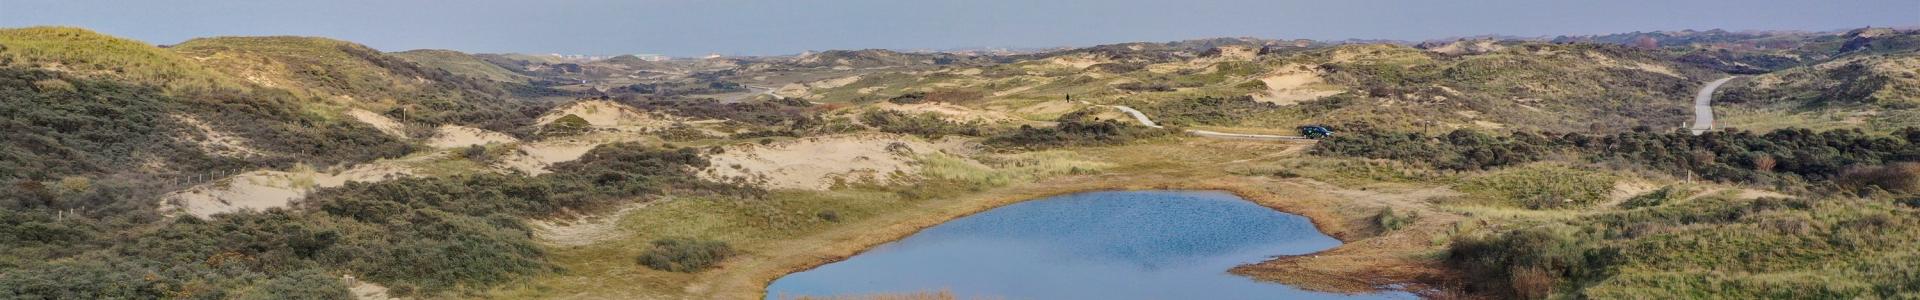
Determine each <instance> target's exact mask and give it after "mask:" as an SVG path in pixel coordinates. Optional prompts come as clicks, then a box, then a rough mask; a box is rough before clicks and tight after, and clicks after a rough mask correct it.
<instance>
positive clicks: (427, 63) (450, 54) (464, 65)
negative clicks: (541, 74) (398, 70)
mask: <svg viewBox="0 0 1920 300" xmlns="http://www.w3.org/2000/svg"><path fill="white" fill-rule="evenodd" d="M391 55H393V56H394V57H398V58H400V59H404V60H407V61H408V62H412V63H414V64H418V65H420V66H424V67H429V68H435V69H440V70H444V71H447V72H449V73H453V74H454V75H459V76H466V77H472V78H480V79H486V80H492V81H499V82H512V83H526V82H528V81H530V80H533V77H530V76H527V75H525V74H520V73H516V72H514V71H512V70H507V69H506V68H502V67H500V65H495V64H493V63H490V62H487V61H485V60H481V59H480V58H478V57H474V56H473V55H468V54H466V53H461V52H459V51H452V50H427V49H423V50H410V51H404V52H395V53H391Z"/></svg>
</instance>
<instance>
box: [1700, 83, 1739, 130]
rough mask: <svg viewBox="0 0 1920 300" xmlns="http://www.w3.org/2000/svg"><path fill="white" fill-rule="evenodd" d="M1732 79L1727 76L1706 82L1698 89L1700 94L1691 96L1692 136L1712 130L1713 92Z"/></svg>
mask: <svg viewBox="0 0 1920 300" xmlns="http://www.w3.org/2000/svg"><path fill="white" fill-rule="evenodd" d="M1733 77H1734V76H1727V78H1721V79H1718V80H1714V81H1713V82H1708V83H1707V86H1703V87H1700V94H1697V95H1693V135H1700V134H1702V133H1706V132H1707V131H1708V130H1713V106H1712V105H1711V104H1713V90H1715V89H1719V88H1720V85H1722V84H1726V83H1727V81H1728V80H1733Z"/></svg>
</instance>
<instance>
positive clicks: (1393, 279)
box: [687, 174, 1451, 299]
mask: <svg viewBox="0 0 1920 300" xmlns="http://www.w3.org/2000/svg"><path fill="white" fill-rule="evenodd" d="M1314 185H1320V184H1319V183H1317V182H1304V181H1301V180H1268V179H1261V178H1248V177H1239V176H1223V177H1217V178H1207V179H1205V180H1194V178H1176V177H1172V176H1166V175H1157V174H1149V175H1096V176H1073V177H1064V178H1057V179H1054V180H1046V181H1042V182H1039V183H1033V184H1026V185H1021V186H1016V187H1008V188H1001V189H996V190H992V191H988V192H984V193H981V194H977V195H970V196H963V197H959V198H957V199H952V200H944V201H931V202H928V203H924V204H922V205H919V206H916V207H913V208H908V209H902V210H900V211H897V212H894V213H890V214H887V215H884V216H876V217H874V218H869V219H867V220H863V221H861V222H858V223H857V224H849V225H848V226H840V227H839V228H836V229H834V230H830V231H826V232H822V233H819V234H815V235H811V236H808V237H805V238H801V239H795V240H790V241H783V242H780V243H778V245H775V246H773V247H768V248H772V249H789V250H790V251H782V252H780V253H756V254H755V255H751V256H749V257H742V258H740V259H735V260H732V261H729V262H727V263H725V264H724V265H723V266H722V267H721V268H718V269H715V270H713V271H710V272H706V273H703V274H701V275H700V276H699V277H698V279H696V280H694V284H693V285H692V286H689V287H688V288H687V292H688V293H687V295H689V296H692V297H693V298H708V299H762V298H765V297H766V295H765V288H766V286H767V284H769V283H771V282H772V281H773V280H776V279H778V278H780V277H782V276H785V275H787V274H791V273H794V272H800V271H805V270H808V269H812V268H815V267H818V266H821V265H825V264H828V263H833V262H837V261H841V260H845V259H846V258H848V257H852V256H854V255H858V254H860V253H862V252H865V251H867V250H869V249H872V248H873V247H875V246H878V245H881V244H885V243H889V242H893V241H897V240H899V239H902V238H905V237H907V236H911V235H913V234H914V233H917V232H919V231H920V230H923V229H926V228H928V227H932V226H935V225H939V224H941V223H945V222H947V221H951V220H954V219H958V218H962V217H966V216H970V215H973V214H976V213H979V212H983V211H987V210H992V209H994V208H999V207H1003V206H1006V205H1010V204H1014V203H1020V202H1025V201H1028V200H1035V199H1042V198H1047V197H1051V196H1057V195H1065V194H1074V193H1082V192H1093V191H1110V190H1219V191H1226V192H1230V193H1233V194H1234V195H1236V196H1238V197H1240V198H1242V199H1245V200H1248V201H1252V202H1254V203H1256V204H1259V205H1261V206H1265V207H1268V208H1272V209H1274V210H1277V211H1280V212H1286V213H1291V214H1296V215H1300V216H1303V217H1307V218H1308V219H1310V220H1312V222H1313V224H1314V226H1315V227H1316V228H1318V229H1319V230H1320V231H1321V232H1323V233H1325V234H1327V235H1328V236H1332V237H1334V238H1336V239H1339V240H1340V241H1341V242H1342V245H1341V246H1339V247H1335V248H1333V249H1328V250H1325V251H1321V252H1316V253H1311V254H1305V255H1297V256H1286V257H1279V258H1276V259H1273V260H1269V261H1266V262H1261V263H1258V264H1250V265H1244V266H1241V267H1237V268H1234V269H1233V270H1232V272H1233V273H1235V274H1239V275H1243V276H1248V277H1252V278H1255V279H1259V280H1264V281H1272V282H1276V283H1282V284H1288V285H1293V286H1296V287H1299V288H1301V289H1304V290H1309V291H1320V292H1334V293H1369V292H1376V291H1383V290H1403V291H1408V292H1413V293H1415V294H1419V295H1423V296H1431V295H1436V294H1438V293H1439V291H1438V289H1436V288H1435V287H1436V286H1438V284H1440V283H1444V282H1447V280H1446V278H1451V276H1450V275H1448V273H1446V272H1445V271H1444V270H1443V269H1441V268H1439V266H1437V265H1434V264H1432V263H1431V262H1424V261H1421V260H1419V259H1417V257H1416V256H1417V255H1413V254H1418V253H1430V251H1433V249H1437V248H1438V247H1437V246H1431V245H1427V243H1425V242H1424V241H1425V239H1422V238H1419V237H1424V236H1425V235H1426V233H1427V231H1431V230H1420V229H1419V228H1422V227H1435V228H1437V227H1439V226H1414V227H1413V228H1408V229H1403V230H1401V231H1396V232H1393V233H1390V234H1387V235H1378V234H1376V233H1374V232H1371V231H1373V229H1371V228H1368V227H1370V226H1369V225H1367V224H1369V223H1370V222H1372V220H1371V217H1372V216H1373V213H1372V212H1373V211H1375V210H1376V209H1364V208H1368V207H1369V206H1371V205H1368V204H1367V203H1357V202H1358V201H1342V199H1341V197H1340V196H1339V195H1335V194H1332V193H1323V192H1317V191H1314V190H1312V189H1313V187H1312V186H1314ZM1283 195H1285V196H1283ZM1395 209H1409V208H1403V207H1396V208H1395ZM1427 219H1429V220H1422V222H1420V224H1439V222H1440V221H1444V220H1442V219H1444V218H1427ZM1414 235H1418V236H1419V237H1414ZM1410 240H1419V241H1421V242H1420V243H1416V244H1409V243H1406V242H1405V241H1410ZM1359 247H1379V248H1376V249H1358V248H1359ZM1358 260H1367V261H1358ZM1394 287H1398V288H1394Z"/></svg>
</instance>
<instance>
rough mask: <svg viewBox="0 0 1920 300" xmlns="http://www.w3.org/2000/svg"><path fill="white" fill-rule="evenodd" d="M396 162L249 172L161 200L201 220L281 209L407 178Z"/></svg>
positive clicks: (408, 174)
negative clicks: (350, 187) (325, 192)
mask: <svg viewBox="0 0 1920 300" xmlns="http://www.w3.org/2000/svg"><path fill="white" fill-rule="evenodd" d="M400 162H401V161H380V162H374V163H369V164H362V165H359V166H355V167H353V168H351V169H347V170H344V171H340V172H338V173H328V172H318V171H312V170H295V171H272V170H263V171H253V172H247V173H242V174H240V175H234V176H230V177H227V178H224V179H220V180H218V181H215V182H212V183H207V184H202V185H198V186H194V187H191V188H187V189H185V190H181V191H177V192H173V193H168V194H167V195H165V196H163V197H162V199H166V203H167V204H168V205H169V206H170V207H169V208H167V209H166V210H168V211H170V212H184V213H187V214H192V215H194V216H198V217H201V218H206V217H208V216H212V215H214V214H219V213H228V212H236V211H241V210H249V209H251V210H264V209H268V208H274V207H285V206H287V204H290V203H292V202H293V201H296V200H299V199H301V198H304V197H306V194H307V192H310V191H313V190H314V189H317V188H325V187H336V186H341V185H346V184H347V182H354V181H358V182H379V181H386V180H388V179H393V178H399V177H405V176H411V175H412V170H410V169H409V168H407V167H405V166H403V165H401V164H400Z"/></svg>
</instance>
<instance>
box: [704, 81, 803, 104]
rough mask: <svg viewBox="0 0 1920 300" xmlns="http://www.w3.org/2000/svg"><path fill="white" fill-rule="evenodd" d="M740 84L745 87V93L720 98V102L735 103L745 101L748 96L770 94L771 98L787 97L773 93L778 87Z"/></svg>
mask: <svg viewBox="0 0 1920 300" xmlns="http://www.w3.org/2000/svg"><path fill="white" fill-rule="evenodd" d="M740 86H741V87H745V88H747V93H746V94H740V95H738V96H732V97H727V99H721V100H720V103H735V102H740V101H745V100H747V98H749V97H753V96H759V95H767V96H771V97H773V99H786V98H787V97H782V96H780V95H778V94H774V93H773V92H774V91H778V89H774V88H771V87H764V86H757V85H751V84H743V85H740Z"/></svg>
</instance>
